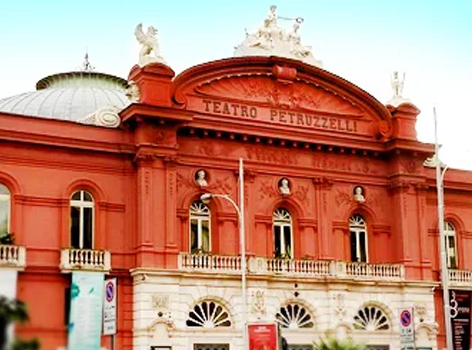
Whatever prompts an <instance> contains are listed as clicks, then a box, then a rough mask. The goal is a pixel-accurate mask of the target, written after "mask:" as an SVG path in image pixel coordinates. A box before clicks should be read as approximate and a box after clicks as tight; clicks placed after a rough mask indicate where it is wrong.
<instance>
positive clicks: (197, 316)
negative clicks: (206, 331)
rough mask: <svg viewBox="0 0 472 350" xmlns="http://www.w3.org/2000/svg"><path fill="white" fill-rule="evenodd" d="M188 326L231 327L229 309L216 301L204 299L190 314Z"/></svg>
mask: <svg viewBox="0 0 472 350" xmlns="http://www.w3.org/2000/svg"><path fill="white" fill-rule="evenodd" d="M186 324H187V326H188V327H203V328H216V327H231V320H230V319H229V314H228V311H226V310H225V308H224V307H223V306H221V305H219V304H218V303H216V302H214V301H203V302H201V303H199V304H197V305H195V307H194V308H193V310H191V311H190V312H189V314H188V318H187V322H186Z"/></svg>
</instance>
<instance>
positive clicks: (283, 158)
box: [246, 146, 298, 165]
mask: <svg viewBox="0 0 472 350" xmlns="http://www.w3.org/2000/svg"><path fill="white" fill-rule="evenodd" d="M246 152H247V156H248V158H249V159H251V160H257V161H260V162H266V163H276V164H285V165H296V164H298V158H297V157H294V156H293V154H292V153H290V152H289V151H288V150H287V151H286V150H280V149H267V148H266V149H263V148H259V147H256V146H254V147H252V146H249V147H247V148H246Z"/></svg>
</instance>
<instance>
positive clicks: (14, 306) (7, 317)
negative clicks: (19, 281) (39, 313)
mask: <svg viewBox="0 0 472 350" xmlns="http://www.w3.org/2000/svg"><path fill="white" fill-rule="evenodd" d="M28 320H29V317H28V310H27V309H26V305H25V303H23V302H22V301H21V300H16V299H9V298H7V297H5V296H3V295H0V349H2V350H3V349H5V346H6V343H7V330H8V326H9V325H10V323H12V322H20V323H23V322H26V321H28ZM11 350H39V342H38V340H37V339H31V340H21V339H16V340H15V341H14V342H13V343H12V347H11Z"/></svg>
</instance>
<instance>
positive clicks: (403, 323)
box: [400, 307, 415, 350]
mask: <svg viewBox="0 0 472 350" xmlns="http://www.w3.org/2000/svg"><path fill="white" fill-rule="evenodd" d="M400 343H401V349H402V350H410V349H411V350H413V349H415V327H414V324H413V308H411V307H409V308H404V309H401V310H400Z"/></svg>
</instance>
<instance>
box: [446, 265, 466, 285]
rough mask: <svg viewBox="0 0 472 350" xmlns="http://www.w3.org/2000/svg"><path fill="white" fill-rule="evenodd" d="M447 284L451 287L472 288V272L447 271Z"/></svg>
mask: <svg viewBox="0 0 472 350" xmlns="http://www.w3.org/2000/svg"><path fill="white" fill-rule="evenodd" d="M449 284H450V285H451V286H453V287H456V286H457V287H459V286H464V287H472V271H470V270H452V269H450V270H449Z"/></svg>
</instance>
